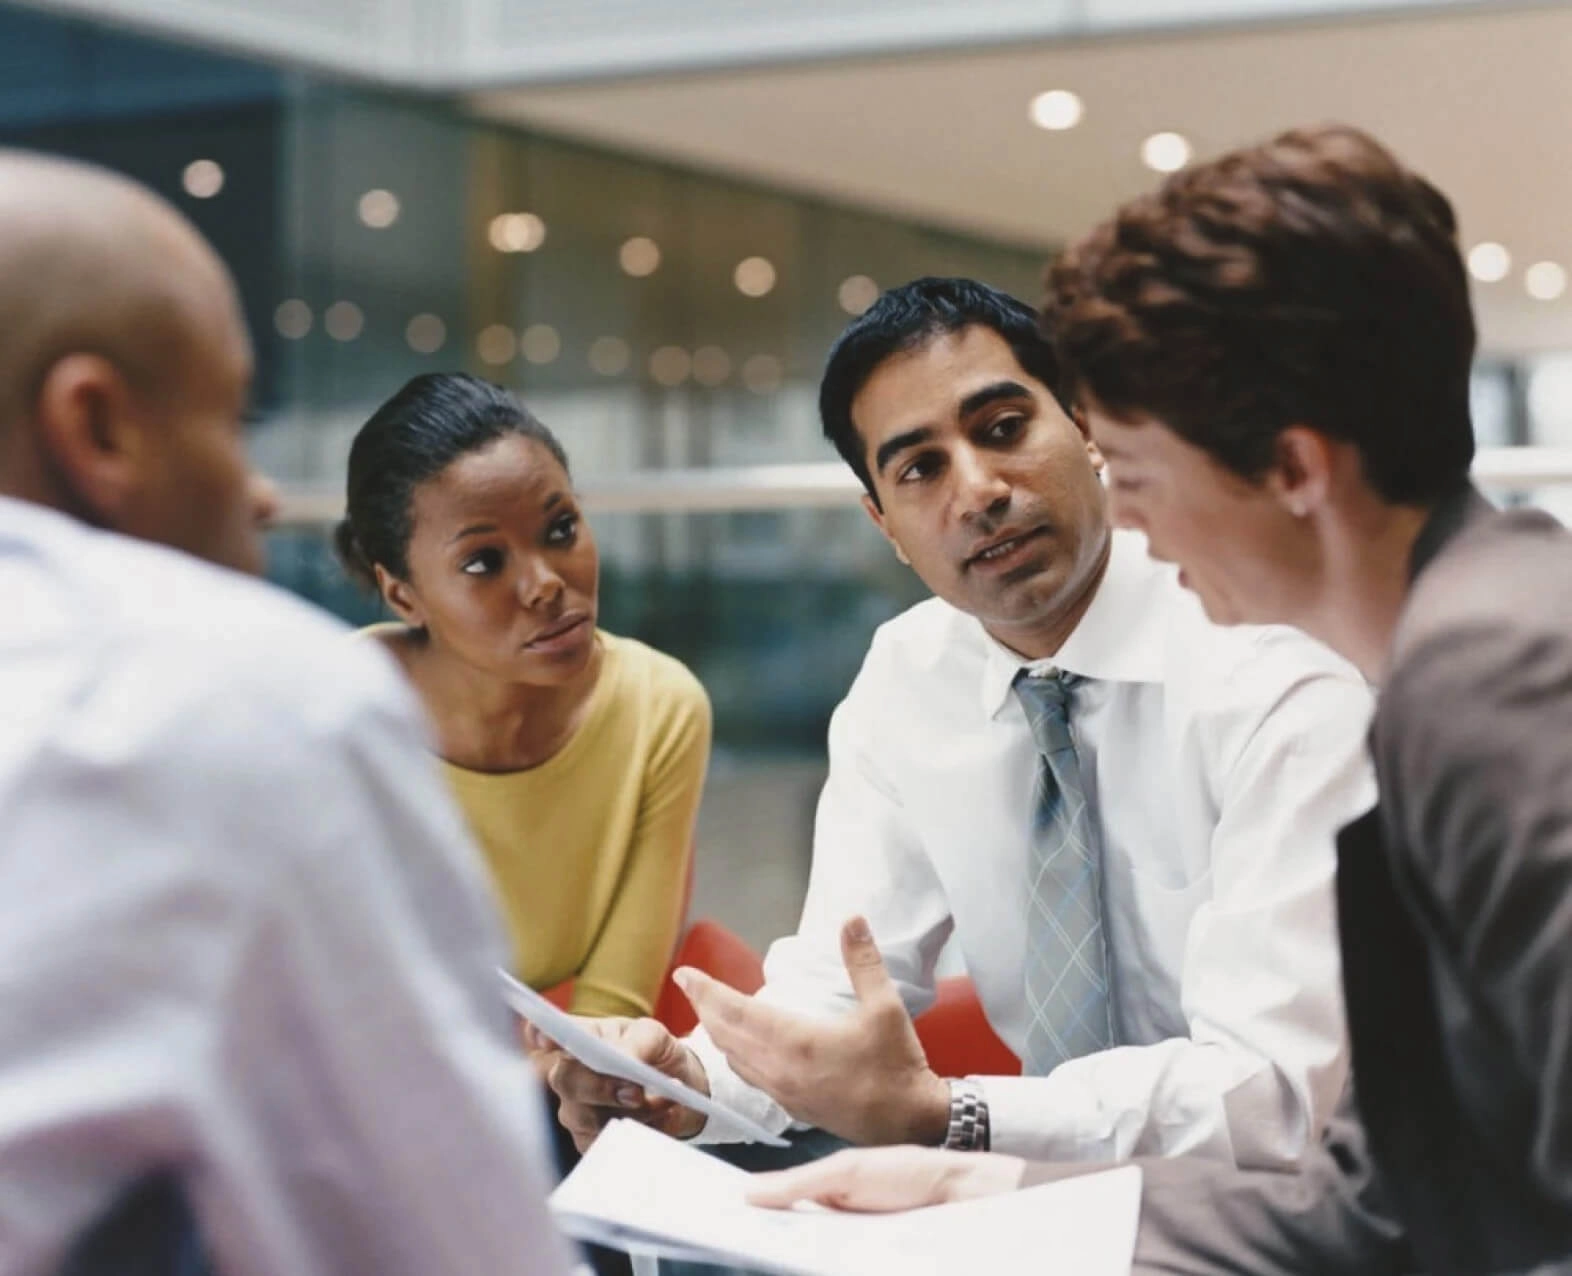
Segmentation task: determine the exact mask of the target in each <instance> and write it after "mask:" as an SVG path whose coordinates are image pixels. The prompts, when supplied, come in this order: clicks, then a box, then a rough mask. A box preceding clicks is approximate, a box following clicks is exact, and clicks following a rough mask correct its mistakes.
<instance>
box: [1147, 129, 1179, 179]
mask: <svg viewBox="0 0 1572 1276" xmlns="http://www.w3.org/2000/svg"><path fill="white" fill-rule="evenodd" d="M1189 162H1190V143H1189V142H1187V141H1186V140H1185V139H1184V138H1183V137H1182V136H1181V135H1180V134H1178V133H1153V134H1152V135H1151V136H1150V137H1149V138H1147V139H1146V141H1144V142H1142V143H1141V163H1143V164H1145V165H1146V167H1147V168H1150V169H1153V170H1155V171H1156V172H1159V173H1177V172H1178V171H1179V170H1180V169H1181V168H1183V167H1184V166H1185V165H1186V164H1188V163H1189Z"/></svg>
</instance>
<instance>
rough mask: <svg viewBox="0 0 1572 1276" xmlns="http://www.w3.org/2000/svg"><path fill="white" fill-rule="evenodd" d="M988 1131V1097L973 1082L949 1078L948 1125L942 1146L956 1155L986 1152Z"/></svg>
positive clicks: (988, 1141) (989, 1132) (988, 1140)
mask: <svg viewBox="0 0 1572 1276" xmlns="http://www.w3.org/2000/svg"><path fill="white" fill-rule="evenodd" d="M990 1134H991V1131H990V1130H989V1128H988V1097H987V1096H986V1095H985V1094H984V1093H983V1088H982V1086H980V1085H979V1084H978V1083H977V1082H975V1081H968V1080H966V1079H964V1078H959V1077H957V1078H952V1079H951V1081H950V1124H949V1128H948V1129H947V1130H946V1131H945V1134H944V1144H943V1146H944V1147H947V1148H950V1149H952V1150H954V1151H957V1152H986V1151H987V1150H988V1145H989V1143H990V1141H991V1139H990Z"/></svg>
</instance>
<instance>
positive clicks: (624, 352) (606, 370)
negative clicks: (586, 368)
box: [589, 337, 632, 377]
mask: <svg viewBox="0 0 1572 1276" xmlns="http://www.w3.org/2000/svg"><path fill="white" fill-rule="evenodd" d="M631 357H632V352H631V351H630V350H629V349H628V343H627V342H626V341H624V340H623V339H622V338H621V337H597V338H595V340H594V341H593V342H591V343H590V348H589V365H590V367H591V368H593V369H594V370H595V371H596V372H598V373H600V375H601V376H603V377H614V376H616V375H617V374H618V373H621V372H626V371H627V370H628V360H629V359H630V358H631Z"/></svg>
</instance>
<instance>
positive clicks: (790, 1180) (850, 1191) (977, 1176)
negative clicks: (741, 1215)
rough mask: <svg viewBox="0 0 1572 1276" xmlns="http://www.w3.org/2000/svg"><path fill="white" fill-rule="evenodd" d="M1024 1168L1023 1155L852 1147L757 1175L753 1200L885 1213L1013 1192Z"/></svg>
mask: <svg viewBox="0 0 1572 1276" xmlns="http://www.w3.org/2000/svg"><path fill="white" fill-rule="evenodd" d="M1025 1169H1026V1162H1025V1161H1023V1160H1021V1159H1020V1157H1016V1156H999V1155H997V1154H995V1153H992V1152H946V1151H942V1150H940V1149H939V1148H919V1147H890V1148H852V1149H849V1150H847V1151H844V1152H836V1153H835V1154H834V1155H833V1156H827V1157H825V1158H824V1159H823V1160H822V1161H815V1162H813V1163H812V1164H810V1165H802V1166H798V1167H797V1168H796V1169H791V1170H780V1171H777V1172H775V1173H773V1174H756V1175H754V1177H753V1186H752V1187H751V1188H750V1189H749V1191H748V1200H749V1201H750V1202H751V1203H752V1204H754V1205H765V1206H768V1207H770V1208H771V1209H782V1210H783V1209H790V1208H791V1207H792V1206H793V1205H795V1204H797V1202H799V1201H814V1202H816V1203H817V1204H819V1205H826V1206H828V1207H830V1208H831V1209H837V1210H854V1211H858V1212H861V1213H866V1214H882V1213H888V1212H891V1211H894V1210H913V1209H918V1208H920V1207H922V1206H925V1205H944V1204H947V1203H949V1202H951V1201H969V1200H971V1199H972V1198H974V1197H978V1196H993V1195H995V1194H996V1193H999V1192H1013V1191H1015V1189H1016V1188H1018V1187H1019V1186H1020V1184H1021V1175H1022V1173H1023V1172H1024V1171H1025Z"/></svg>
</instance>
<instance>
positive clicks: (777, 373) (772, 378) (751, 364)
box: [742, 354, 783, 394]
mask: <svg viewBox="0 0 1572 1276" xmlns="http://www.w3.org/2000/svg"><path fill="white" fill-rule="evenodd" d="M782 376H783V372H782V369H781V361H780V360H779V359H777V358H776V357H775V356H774V355H772V354H756V355H754V356H753V357H752V358H751V359H749V360H748V361H747V362H746V363H744V364H743V365H742V383H743V385H745V386H747V387H748V389H750V390H752V391H753V392H754V393H755V394H769V393H770V392H771V391H772V390H779V389H780V388H781V378H782Z"/></svg>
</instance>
